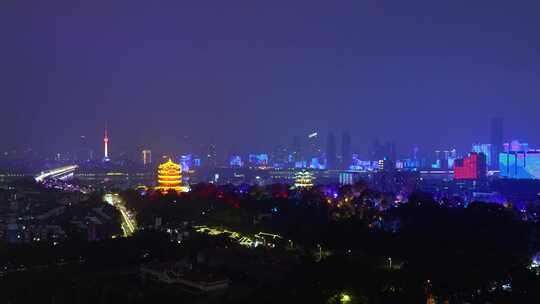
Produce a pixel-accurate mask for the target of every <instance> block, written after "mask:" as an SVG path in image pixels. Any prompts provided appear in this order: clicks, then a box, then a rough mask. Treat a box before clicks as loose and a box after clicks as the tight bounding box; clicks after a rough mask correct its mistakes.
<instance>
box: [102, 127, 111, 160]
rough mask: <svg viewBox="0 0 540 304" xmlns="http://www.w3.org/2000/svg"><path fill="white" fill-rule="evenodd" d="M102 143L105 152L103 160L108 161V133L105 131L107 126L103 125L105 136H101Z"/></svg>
mask: <svg viewBox="0 0 540 304" xmlns="http://www.w3.org/2000/svg"><path fill="white" fill-rule="evenodd" d="M103 144H104V147H105V151H104V152H105V153H104V154H103V161H106V162H107V161H109V160H110V158H109V133H108V131H107V127H105V137H103Z"/></svg>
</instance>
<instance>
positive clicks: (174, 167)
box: [156, 158, 188, 192]
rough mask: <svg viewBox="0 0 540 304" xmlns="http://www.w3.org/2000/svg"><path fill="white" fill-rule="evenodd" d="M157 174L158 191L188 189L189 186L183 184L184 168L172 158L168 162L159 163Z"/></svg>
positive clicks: (181, 190)
mask: <svg viewBox="0 0 540 304" xmlns="http://www.w3.org/2000/svg"><path fill="white" fill-rule="evenodd" d="M157 176H158V180H157V183H158V186H157V187H156V190H158V191H162V192H167V191H169V190H174V191H177V192H186V191H188V187H186V186H183V185H182V168H180V165H179V164H177V163H174V162H173V161H172V160H171V159H170V158H169V160H168V161H167V162H165V163H162V164H160V165H159V167H158V172H157Z"/></svg>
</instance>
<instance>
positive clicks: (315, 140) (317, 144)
mask: <svg viewBox="0 0 540 304" xmlns="http://www.w3.org/2000/svg"><path fill="white" fill-rule="evenodd" d="M306 152H307V153H306V155H305V160H307V161H308V162H310V161H311V160H312V159H314V158H319V157H321V154H322V149H321V139H320V136H319V133H317V132H313V133H310V134H308V136H307V151H306Z"/></svg>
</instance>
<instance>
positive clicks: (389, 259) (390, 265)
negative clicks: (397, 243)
mask: <svg viewBox="0 0 540 304" xmlns="http://www.w3.org/2000/svg"><path fill="white" fill-rule="evenodd" d="M388 269H392V258H388Z"/></svg>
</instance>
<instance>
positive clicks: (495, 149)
mask: <svg viewBox="0 0 540 304" xmlns="http://www.w3.org/2000/svg"><path fill="white" fill-rule="evenodd" d="M503 131H504V126H503V119H502V118H500V117H498V118H493V119H492V120H491V159H492V162H491V169H495V170H497V169H499V154H500V153H501V152H502V149H503V140H504V132H503Z"/></svg>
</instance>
